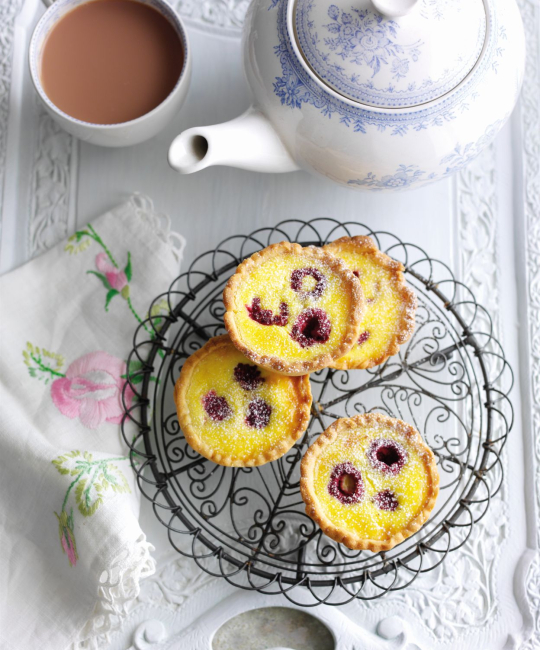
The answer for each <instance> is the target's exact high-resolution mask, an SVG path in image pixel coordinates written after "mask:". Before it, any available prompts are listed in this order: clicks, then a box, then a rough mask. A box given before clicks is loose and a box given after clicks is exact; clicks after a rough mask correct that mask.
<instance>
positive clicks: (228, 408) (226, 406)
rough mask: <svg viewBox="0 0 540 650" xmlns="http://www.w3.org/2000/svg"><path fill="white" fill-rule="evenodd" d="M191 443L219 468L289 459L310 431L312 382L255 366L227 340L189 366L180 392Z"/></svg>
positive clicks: (212, 344)
mask: <svg viewBox="0 0 540 650" xmlns="http://www.w3.org/2000/svg"><path fill="white" fill-rule="evenodd" d="M174 399H175V402H176V409H177V413H178V420H179V422H180V426H181V428H182V431H183V432H184V436H185V438H186V441H187V442H188V443H189V445H191V447H193V449H195V451H197V452H199V453H200V454H201V455H202V456H204V457H205V458H208V459H209V460H212V461H214V462H215V463H217V464H219V465H229V466H233V467H250V466H255V465H263V464H264V463H267V462H268V461H271V460H275V459H276V458H279V457H280V456H282V455H283V454H285V453H286V452H287V451H289V449H290V448H291V447H292V446H293V444H294V443H295V442H296V441H297V440H298V438H300V436H301V435H302V434H303V433H304V431H305V430H306V427H307V425H308V422H309V416H310V409H311V388H310V384H309V378H308V376H307V375H306V376H302V377H286V376H284V375H281V374H278V373H275V372H271V371H269V370H266V369H264V368H260V367H258V366H256V365H254V364H253V363H252V362H251V361H250V360H249V359H246V357H245V356H244V355H243V354H242V353H241V352H239V351H238V350H237V349H236V348H235V347H234V345H233V344H232V343H231V340H230V338H229V337H228V336H227V335H224V336H217V337H215V338H213V339H211V340H210V341H208V343H206V345H204V346H203V347H202V348H201V349H200V350H197V352H195V354H192V355H191V356H190V357H189V359H187V361H186V362H185V363H184V366H183V367H182V371H181V373H180V377H179V378H178V380H177V382H176V385H175V389H174Z"/></svg>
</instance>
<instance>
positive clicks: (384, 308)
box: [324, 236, 417, 369]
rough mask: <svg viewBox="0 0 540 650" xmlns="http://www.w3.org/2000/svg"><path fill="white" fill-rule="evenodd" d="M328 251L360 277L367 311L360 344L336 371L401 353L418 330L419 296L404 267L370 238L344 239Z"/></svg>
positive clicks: (337, 364) (336, 363) (334, 364)
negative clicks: (416, 322)
mask: <svg viewBox="0 0 540 650" xmlns="http://www.w3.org/2000/svg"><path fill="white" fill-rule="evenodd" d="M324 250H326V251H328V252H330V253H332V254H333V255H335V256H336V257H339V258H340V259H342V260H343V261H344V262H345V264H346V265H347V267H348V268H349V269H351V271H352V272H353V273H354V274H355V275H356V276H357V277H358V279H359V280H360V283H361V285H362V289H363V292H364V300H365V308H364V316H363V319H362V324H361V326H360V334H359V336H358V340H357V342H356V344H355V345H354V346H353V347H352V349H351V350H350V351H349V352H347V354H345V355H344V356H343V357H341V358H340V359H337V360H336V361H334V362H332V363H331V364H330V366H331V367H332V368H339V369H359V368H371V367H373V366H377V365H379V364H381V363H384V361H386V359H388V357H391V356H393V355H394V354H396V353H397V352H398V351H399V346H400V345H402V344H403V343H406V342H407V341H408V340H409V339H410V337H411V336H412V333H413V331H414V318H415V313H416V306H417V300H416V295H415V293H414V292H413V291H412V289H410V288H409V287H408V286H407V284H406V283H405V277H404V275H403V265H402V264H401V262H397V261H396V260H393V259H392V258H391V257H389V256H388V255H385V254H384V253H382V252H381V251H380V250H379V249H378V248H377V246H376V245H375V242H374V241H373V240H372V239H371V238H370V237H364V236H356V237H342V238H341V239H337V240H336V241H334V242H332V243H331V244H327V245H326V246H325V247H324Z"/></svg>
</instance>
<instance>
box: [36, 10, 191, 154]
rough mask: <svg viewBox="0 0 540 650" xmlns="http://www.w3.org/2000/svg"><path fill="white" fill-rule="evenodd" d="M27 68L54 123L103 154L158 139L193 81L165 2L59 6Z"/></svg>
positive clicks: (48, 16) (177, 25)
mask: <svg viewBox="0 0 540 650" xmlns="http://www.w3.org/2000/svg"><path fill="white" fill-rule="evenodd" d="M29 62H30V73H31V76H32V81H33V83H34V86H35V88H36V91H37V93H38V95H39V97H40V99H41V101H42V103H43V105H44V107H45V108H46V110H47V111H48V112H49V113H50V115H51V116H52V117H53V118H54V119H55V120H56V121H57V122H58V124H60V126H62V127H63V128H64V129H65V130H66V131H68V132H69V133H71V134H73V135H74V136H76V137H78V138H80V139H81V140H84V141H86V142H90V143H92V144H96V145H102V146H105V147H123V146H127V145H132V144H137V143H138V142H143V141H144V140H147V139H148V138H151V137H152V136H154V135H155V134H156V133H158V132H159V131H160V130H161V129H162V128H163V127H164V126H165V125H166V124H167V123H168V122H169V121H170V120H171V119H172V118H173V116H174V115H175V114H176V113H177V112H178V110H179V109H180V107H181V106H182V103H183V102H184V100H185V98H186V95H187V92H188V88H189V82H190V78H191V52H190V48H189V45H188V40H187V36H186V31H185V28H184V25H183V23H182V20H181V19H180V17H179V16H178V14H177V13H176V12H175V11H174V9H173V8H172V7H171V6H170V5H169V4H168V3H167V2H165V0H56V1H55V2H54V3H53V4H52V5H51V6H49V8H48V9H47V11H46V12H45V14H44V15H43V16H42V18H41V20H40V21H39V22H38V24H37V25H36V28H35V30H34V33H33V35H32V40H31V41H30V51H29Z"/></svg>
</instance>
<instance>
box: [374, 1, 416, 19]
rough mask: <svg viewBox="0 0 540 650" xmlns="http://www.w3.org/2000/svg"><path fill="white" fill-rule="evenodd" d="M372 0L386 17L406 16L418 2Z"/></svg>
mask: <svg viewBox="0 0 540 650" xmlns="http://www.w3.org/2000/svg"><path fill="white" fill-rule="evenodd" d="M371 2H372V3H373V6H374V7H375V9H376V10H377V11H378V12H379V13H381V14H382V15H383V16H384V17H385V18H400V17H401V16H405V14H408V13H409V11H411V10H412V9H413V8H414V6H415V5H416V4H418V0H371Z"/></svg>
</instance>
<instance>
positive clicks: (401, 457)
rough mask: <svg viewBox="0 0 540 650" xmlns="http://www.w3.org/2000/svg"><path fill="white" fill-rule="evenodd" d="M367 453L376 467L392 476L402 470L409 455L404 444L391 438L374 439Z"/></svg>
mask: <svg viewBox="0 0 540 650" xmlns="http://www.w3.org/2000/svg"><path fill="white" fill-rule="evenodd" d="M367 455H368V458H369V460H370V462H371V464H372V465H373V467H374V468H375V469H377V470H379V472H382V473H383V474H390V475H391V476H396V475H397V474H399V472H401V470H402V468H403V466H404V465H405V463H406V462H407V459H408V456H409V455H408V454H407V451H406V450H405V448H404V447H403V445H400V444H399V442H396V441H395V440H392V439H391V438H379V439H378V440H373V441H372V443H371V444H370V446H369V449H368V451H367Z"/></svg>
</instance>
